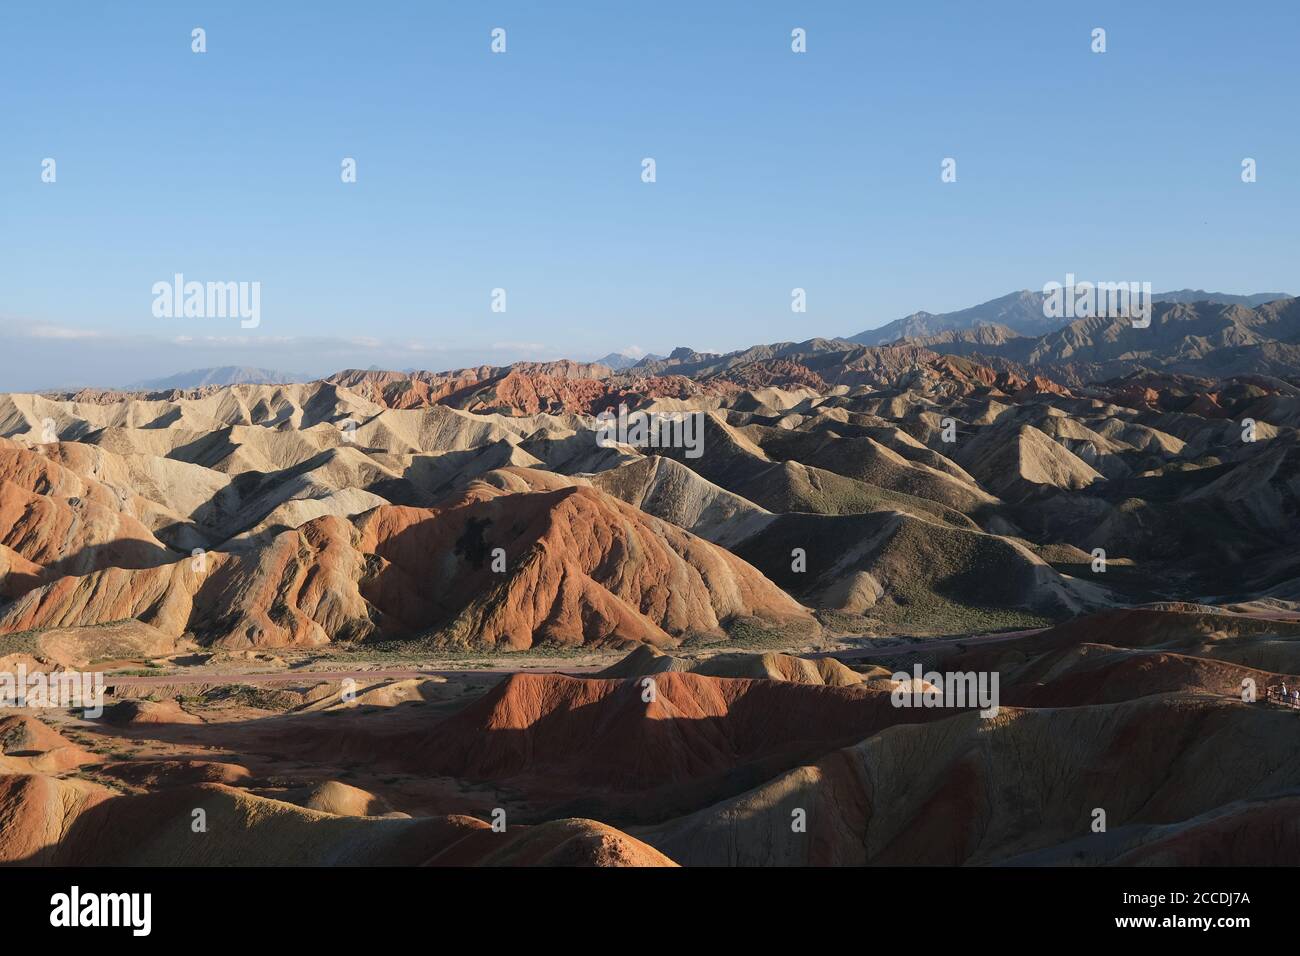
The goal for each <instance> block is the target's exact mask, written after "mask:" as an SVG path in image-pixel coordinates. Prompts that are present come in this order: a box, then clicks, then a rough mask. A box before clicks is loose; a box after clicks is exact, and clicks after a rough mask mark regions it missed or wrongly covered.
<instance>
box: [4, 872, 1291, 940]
mask: <svg viewBox="0 0 1300 956" xmlns="http://www.w3.org/2000/svg"><path fill="white" fill-rule="evenodd" d="M1294 876H1295V874H1294V873H1293V872H1292V871H1290V870H1288V869H1263V868H1260V869H1217V868H1204V869H1191V868H1178V869H1142V870H1121V869H1082V868H1079V869H1032V870H1031V869H957V868H952V869H948V868H890V869H883V868H881V869H860V870H850V869H834V870H832V869H824V870H795V869H726V870H724V869H692V870H613V869H610V870H594V869H593V870H576V869H575V870H548V871H545V872H543V871H539V870H535V869H533V870H528V869H493V870H490V869H480V870H444V869H396V868H385V869H362V868H348V867H339V868H329V869H326V868H313V869H305V868H304V869H298V868H277V869H241V868H227V869H166V870H163V869H138V868H122V869H116V868H114V869H42V868H3V869H0V892H2V893H3V898H4V900H5V904H6V905H5V912H6V914H7V915H8V916H9V918H10V921H11V926H12V928H13V929H15V930H17V932H18V933H19V934H20V936H21V937H22V938H29V937H38V936H40V937H44V936H46V935H47V934H49V935H50V936H52V937H53V938H54V939H57V938H58V937H60V936H68V935H69V934H73V933H75V934H77V935H78V937H79V939H80V940H81V941H83V942H84V941H88V940H90V939H91V938H92V937H97V938H101V939H103V940H105V941H109V940H111V941H113V942H114V944H115V945H121V944H126V945H128V946H130V945H132V944H135V943H144V944H148V943H152V942H156V941H161V942H168V943H170V942H179V941H186V942H190V943H193V942H196V941H199V940H209V939H211V940H216V939H221V938H228V939H233V937H232V936H231V934H233V933H238V934H240V936H242V937H243V938H244V940H245V941H247V940H248V939H256V940H257V941H258V942H259V943H260V942H263V941H266V942H276V941H281V940H283V941H285V942H292V943H299V944H301V943H310V942H315V941H318V942H322V943H330V944H334V945H345V946H346V945H350V944H356V945H361V944H362V943H363V941H364V940H365V939H367V938H371V939H373V937H374V934H375V933H376V932H380V933H382V934H385V935H388V934H396V935H395V936H392V939H393V941H394V942H396V941H397V940H398V939H401V938H403V937H405V936H407V935H410V934H417V933H418V934H419V938H422V939H430V938H431V937H430V935H429V934H431V933H432V934H435V936H436V935H441V934H444V933H450V932H465V931H471V932H472V931H474V930H475V929H477V930H478V931H481V932H486V933H489V934H491V937H492V942H493V943H498V942H499V941H500V936H501V934H503V933H504V934H506V935H507V936H513V935H515V934H518V937H519V938H520V939H527V940H529V941H530V942H533V941H541V940H542V939H544V937H545V936H546V935H549V934H551V933H554V932H557V931H563V932H565V933H566V934H567V933H572V932H574V931H576V930H578V929H581V931H583V932H584V933H586V932H595V931H604V930H608V931H614V932H620V931H621V932H628V931H635V930H637V929H638V928H640V929H645V928H647V926H648V924H660V923H662V922H663V921H664V920H668V921H671V922H681V921H684V922H683V925H682V928H683V929H685V928H686V926H687V924H689V925H691V926H694V927H697V929H693V930H692V932H697V931H698V932H703V933H707V934H709V935H712V933H713V932H715V931H716V932H718V933H722V934H724V935H725V938H727V939H728V940H729V941H738V940H741V939H746V938H749V936H750V934H753V938H754V939H755V941H756V942H768V943H770V942H771V936H772V934H773V933H779V932H780V930H781V927H782V926H783V925H789V926H791V927H792V928H793V926H794V925H797V924H791V923H789V922H788V921H789V920H790V919H791V918H793V919H794V920H796V921H800V922H802V921H807V920H818V921H822V920H827V919H830V920H832V921H836V920H843V921H844V923H843V924H842V925H843V927H844V928H845V929H848V928H850V927H854V926H857V927H859V928H861V927H863V926H864V925H866V926H871V927H874V928H875V930H877V931H881V932H886V933H888V932H891V931H895V930H896V931H898V932H903V933H906V934H909V935H911V934H915V935H912V936H911V938H912V939H913V940H914V941H916V942H919V941H920V940H922V939H925V938H928V937H931V936H939V937H941V936H942V935H943V934H945V933H948V932H963V933H966V932H970V931H971V930H973V929H978V928H980V927H983V928H985V929H987V930H988V931H989V932H990V933H997V934H1004V933H1011V934H1015V933H1017V932H1019V931H1024V932H1037V931H1050V932H1052V933H1054V934H1055V935H1054V936H1053V937H1051V938H1056V939H1069V940H1070V941H1071V942H1073V941H1074V940H1076V939H1081V938H1082V939H1092V938H1096V937H1099V936H1106V937H1115V938H1122V937H1124V936H1136V937H1139V938H1140V937H1146V938H1148V939H1150V938H1157V939H1159V938H1169V939H1179V940H1186V939H1187V938H1188V937H1189V936H1191V935H1192V934H1199V935H1201V936H1202V937H1205V938H1206V939H1208V940H1212V941H1213V942H1214V943H1215V944H1217V945H1232V943H1233V941H1235V940H1237V939H1242V938H1250V934H1254V933H1258V932H1260V931H1263V932H1264V934H1265V936H1266V937H1267V936H1273V935H1275V934H1278V933H1281V932H1282V931H1283V930H1284V929H1289V928H1290V927H1291V926H1292V925H1294V922H1295V919H1294V917H1295V906H1294V903H1293V899H1294V888H1293V886H1294ZM824 925H829V924H824ZM808 928H809V927H808V926H807V924H805V931H806V930H807V929H808ZM209 933H211V934H213V935H208V934H209ZM196 934H197V935H196ZM216 934H220V935H219V936H218V935H216ZM1242 934H1247V935H1246V936H1245V937H1243V936H1242ZM1004 938H1009V937H1004ZM1254 938H1256V939H1262V938H1264V937H1254Z"/></svg>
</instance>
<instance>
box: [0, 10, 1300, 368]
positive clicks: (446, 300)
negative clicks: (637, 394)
mask: <svg viewBox="0 0 1300 956" xmlns="http://www.w3.org/2000/svg"><path fill="white" fill-rule="evenodd" d="M196 26H200V27H203V28H204V29H205V30H206V31H207V44H208V52H206V53H204V54H201V55H200V54H195V53H192V52H191V49H190V43H191V40H190V32H191V30H192V29H193V28H194V27H196ZM494 27H503V28H505V30H506V31H507V53H505V54H504V55H494V54H492V53H491V51H490V48H489V44H490V31H491V30H492V29H493V28H494ZM794 27H803V28H805V29H806V30H807V36H808V52H807V53H806V54H802V55H798V54H794V53H792V52H791V50H790V31H791V29H792V28H794ZM1094 27H1103V28H1105V29H1106V31H1107V52H1106V53H1104V54H1094V53H1092V52H1091V50H1090V33H1091V31H1092V29H1093V28H1094ZM1297 27H1300V13H1297V7H1296V5H1295V4H1294V3H1290V2H1273V3H1268V2H1266V3H1256V4H1251V5H1250V6H1249V7H1232V6H1229V5H1225V4H1222V3H1218V4H1212V3H1198V2H1191V3H1173V2H1169V3H1132V2H1129V3H1043V2H1025V3H990V4H974V3H969V2H965V3H963V2H953V3H942V2H939V3H925V4H883V3H867V2H861V0H859V2H844V3H838V2H818V3H795V2H786V3H777V2H753V0H749V2H739V0H737V2H709V3H698V2H696V3H685V2H662V0H660V2H655V3H648V4H632V3H618V4H614V3H605V2H596V0H591V2H554V3H539V2H529V3H491V2H473V3H468V2H466V3H442V2H436V3H435V2H423V3H416V2H412V3H384V2H375V3H367V4H359V3H331V2H323V3H314V4H311V5H310V6H308V5H306V4H297V5H290V4H266V3H254V2H223V3H185V2H175V0H172V2H156V3H154V2H132V3H125V2H118V3H103V2H86V3H62V2H48V3H21V4H20V3H9V4H5V5H4V6H3V7H0V390H16V389H24V388H43V387H57V386H63V385H72V384H83V383H86V384H92V383H93V384H104V385H112V384H125V383H127V382H130V381H134V380H138V379H141V378H146V377H153V376H162V375H167V374H171V373H173V372H177V371H181V370H183V369H186V368H192V367H200V366H207V365H218V364H241V365H258V366H266V367H271V368H277V369H287V370H290V371H298V372H308V373H312V374H321V373H325V372H328V371H330V370H332V369H336V368H342V367H348V366H360V367H366V366H369V365H372V364H378V365H381V366H385V367H409V366H417V367H426V368H446V367H453V366H458V365H464V364H471V363H478V362H501V361H509V360H512V359H519V358H552V357H557V356H561V355H565V356H571V357H576V358H590V357H595V356H598V355H602V354H604V353H606V352H609V351H614V350H619V349H623V348H626V347H629V346H639V347H640V348H643V349H646V350H650V351H658V352H664V351H667V350H669V349H671V348H672V347H674V346H676V345H691V346H693V347H696V348H700V349H715V350H725V349H732V348H738V347H743V346H745V345H749V344H753V343H755V342H763V341H784V340H798V339H804V338H808V337H811V336H814V335H827V336H829V335H849V334H852V333H855V332H858V331H861V330H862V329H864V328H868V327H873V326H876V325H880V324H883V323H884V322H887V321H890V320H892V319H895V318H898V317H900V316H902V315H904V314H907V313H909V312H912V311H914V310H917V309H926V310H929V311H933V312H939V311H946V310H951V309H956V308H962V307H965V306H969V305H972V304H975V303H977V302H981V301H984V300H986V299H990V298H993V297H995V296H998V295H1001V294H1004V293H1006V292H1009V291H1011V290H1013V289H1018V288H1041V286H1042V284H1043V283H1044V282H1047V281H1049V280H1053V279H1055V280H1057V281H1063V280H1064V277H1065V274H1066V273H1067V272H1072V273H1075V274H1076V275H1078V276H1079V277H1080V278H1090V279H1098V280H1108V281H1119V280H1137V281H1150V282H1151V283H1152V285H1153V286H1154V287H1155V288H1156V289H1157V290H1158V291H1159V290H1163V289H1169V288H1181V287H1186V286H1191V287H1200V288H1207V289H1213V290H1216V291H1224V292H1253V291H1292V292H1294V291H1296V290H1297V289H1300V281H1297V276H1296V270H1297V262H1300V257H1298V256H1297V251H1298V250H1297V241H1296V211H1297V209H1298V208H1300V204H1298V200H1300V149H1298V148H1297V147H1298V146H1300V143H1298V142H1297V140H1300V127H1298V126H1297V124H1296V122H1295V109H1296V103H1297V100H1298V98H1300V97H1298V94H1300V67H1298V66H1297V58H1296V56H1295V51H1294V42H1295V37H1296V35H1297ZM1247 156H1249V157H1253V158H1255V159H1256V160H1257V163H1258V182H1256V183H1253V184H1249V185H1247V184H1243V183H1242V182H1241V180H1240V164H1241V160H1242V158H1243V157H1247ZM46 157H52V158H54V159H55V160H56V162H57V176H58V178H57V182H56V183H54V184H48V183H42V182H41V161H42V160H43V159H44V158H46ZM344 157H355V159H356V160H357V164H358V182H356V183H355V184H344V183H342V182H340V176H339V173H340V163H341V161H342V159H343V158H344ZM643 157H653V158H654V159H655V161H656V164H657V182H655V183H653V184H647V183H643V182H642V181H641V160H642V158H643ZM945 157H953V158H955V159H956V160H957V182H955V183H950V184H945V183H942V182H941V181H940V175H939V174H940V163H941V161H942V160H943V159H944V158H945ZM176 272H181V273H184V275H185V276H186V278H187V279H193V280H200V281H207V280H214V281H258V282H260V283H261V287H262V309H261V312H262V315H261V324H260V326H259V327H258V328H257V329H256V330H242V329H240V328H239V325H238V322H237V320H230V319H217V318H206V319H196V318H190V319H183V318H173V319H159V318H155V317H154V316H153V314H152V312H151V305H152V301H153V299H152V294H151V287H152V285H153V283H155V282H158V281H160V280H170V278H171V276H172V275H173V274H174V273H176ZM796 286H798V287H803V288H805V289H806V290H807V296H808V311H807V312H806V313H803V314H795V313H792V312H791V311H790V290H791V289H792V288H793V287H796ZM496 287H502V288H505V289H506V290H507V295H508V308H507V311H506V312H505V313H494V312H492V311H491V310H490V308H489V305H490V294H491V290H492V289H493V288H496Z"/></svg>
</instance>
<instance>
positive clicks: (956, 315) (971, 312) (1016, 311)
mask: <svg viewBox="0 0 1300 956" xmlns="http://www.w3.org/2000/svg"><path fill="white" fill-rule="evenodd" d="M1289 297H1290V295H1289V293H1286V292H1256V293H1253V294H1251V295H1232V294H1229V293H1224V292H1205V291H1204V290H1202V289H1178V290H1176V291H1174V292H1157V293H1155V294H1154V295H1153V296H1152V300H1153V301H1155V302H1180V303H1191V302H1209V303H1212V304H1214V305H1245V306H1250V307H1252V308H1253V307H1255V306H1257V305H1263V304H1265V303H1267V302H1273V301H1275V300H1277V299H1286V298H1289ZM1044 298H1045V297H1044V295H1043V293H1041V292H1031V291H1030V290H1028V289H1023V290H1021V291H1019V292H1012V293H1009V294H1008V295H1004V296H1001V297H999V298H997V299H990V300H989V301H988V302H983V303H981V304H980V305H975V306H971V307H970V308H968V309H961V310H959V311H957V312H944V313H940V314H938V315H936V314H934V313H932V312H913V313H912V314H911V315H905V316H903V318H901V319H895V320H894V321H893V322H890V323H888V324H887V325H882V326H881V327H880V328H878V329H867V330H866V331H864V332H859V333H858V334H857V335H852V336H849V341H850V342H856V343H857V344H859V345H887V344H889V343H890V342H897V341H898V340H899V339H928V338H932V337H934V336H937V335H940V334H941V333H944V332H951V331H958V332H960V331H963V330H969V329H977V328H981V327H984V326H1003V327H1004V328H1006V329H1009V330H1011V331H1012V332H1015V333H1017V334H1018V335H1029V336H1037V335H1044V334H1046V333H1048V332H1054V331H1056V330H1057V329H1060V328H1063V327H1065V326H1066V325H1068V324H1069V323H1070V321H1071V320H1070V319H1069V318H1052V317H1049V316H1047V315H1045V314H1044V309H1043V300H1044Z"/></svg>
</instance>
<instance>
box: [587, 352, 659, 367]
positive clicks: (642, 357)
mask: <svg viewBox="0 0 1300 956" xmlns="http://www.w3.org/2000/svg"><path fill="white" fill-rule="evenodd" d="M662 359H663V356H662V355H654V354H653V353H646V354H641V353H640V352H639V350H638V351H637V352H635V353H633V354H628V353H627V352H610V353H609V354H608V355H606V356H605V357H604V358H598V359H596V362H595V364H597V365H608V366H609V367H610V368H612V369H613V370H614V371H615V372H621V371H623V369H625V368H631V367H632V366H633V365H639V364H641V363H643V362H658V361H661V360H662Z"/></svg>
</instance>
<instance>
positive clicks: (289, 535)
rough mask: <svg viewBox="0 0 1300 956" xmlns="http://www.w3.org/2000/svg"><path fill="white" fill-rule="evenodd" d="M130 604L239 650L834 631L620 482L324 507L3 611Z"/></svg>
mask: <svg viewBox="0 0 1300 956" xmlns="http://www.w3.org/2000/svg"><path fill="white" fill-rule="evenodd" d="M498 548H500V549H502V551H503V552H504V554H503V556H502V557H501V558H500V559H499V561H503V562H504V563H503V564H499V563H498V558H497V554H496V549H498ZM24 567H25V566H24ZM497 567H500V570H497ZM15 570H17V571H18V572H19V573H20V574H21V573H25V574H28V575H30V574H31V573H33V572H32V571H31V569H30V568H27V569H26V570H25V571H24V570H22V568H15ZM126 618H136V619H138V620H141V621H144V622H145V623H148V624H151V625H153V626H154V627H156V628H158V629H159V630H160V631H161V632H163V633H164V634H166V635H170V636H180V635H181V634H182V633H184V632H185V631H187V630H188V631H193V632H194V633H195V634H197V635H198V636H199V637H200V639H202V640H205V641H207V642H210V643H214V644H216V645H218V646H223V647H277V646H284V645H294V644H306V645H312V644H322V643H325V642H327V641H329V640H332V639H338V638H348V637H353V638H365V637H371V636H374V637H384V638H388V639H409V638H413V637H425V638H427V639H429V640H433V641H436V642H437V643H441V644H456V645H462V646H479V647H481V646H488V647H494V646H506V647H515V648H526V647H530V646H532V645H533V644H535V643H538V642H549V643H557V644H607V643H612V644H615V645H622V644H630V643H638V642H644V643H650V644H655V645H661V646H672V645H675V644H676V643H678V642H679V641H680V640H681V639H683V638H685V637H687V636H690V635H712V636H716V637H721V636H723V635H724V633H725V629H726V627H727V626H729V625H730V624H731V623H732V622H733V621H737V620H752V621H754V622H756V623H758V624H760V625H761V626H764V627H768V628H772V629H778V630H782V629H794V630H795V631H797V632H798V633H801V634H805V635H806V634H809V633H812V632H815V631H816V629H817V625H816V622H815V621H814V620H813V618H812V616H811V615H810V614H809V613H808V611H807V610H805V609H804V608H803V607H801V606H800V605H799V604H798V603H797V602H795V601H794V600H793V599H792V598H790V597H789V596H788V595H786V594H785V593H784V592H783V591H781V590H780V589H779V588H778V587H776V586H775V585H774V584H772V583H771V582H770V581H768V580H767V579H766V578H764V577H763V576H762V574H760V573H759V572H758V571H757V570H755V569H754V568H753V567H751V566H750V565H748V564H746V563H745V562H743V561H741V560H740V559H739V558H736V557H735V556H733V555H732V554H730V553H729V552H728V551H726V550H725V549H723V548H720V547H718V546H717V545H714V544H711V543H709V542H707V541H705V540H703V539H702V538H697V537H695V536H694V535H692V534H690V533H689V532H686V531H683V530H681V529H679V528H677V527H675V526H673V525H670V524H668V523H667V522H664V521H661V520H660V519H658V518H654V517H651V516H650V515H647V514H645V513H644V512H642V511H640V510H638V509H636V508H634V507H632V506H630V505H627V504H625V503H623V502H622V501H619V500H618V499H616V498H613V497H612V496H610V495H607V494H605V493H603V492H600V491H597V490H596V489H594V488H590V487H586V486H573V487H563V488H561V489H559V490H555V491H543V492H529V493H520V494H509V493H506V492H504V491H502V490H501V489H500V488H496V487H494V486H491V485H488V484H486V483H477V484H475V485H473V486H472V487H471V489H470V490H469V491H468V492H466V493H465V494H464V495H462V496H461V497H459V498H457V499H455V500H453V501H451V502H449V503H447V504H445V505H444V506H442V507H440V508H436V509H425V508H408V507H400V506H395V505H384V506H382V507H379V508H376V509H374V510H372V511H370V512H368V513H367V514H365V515H363V516H361V517H360V518H359V519H358V520H357V523H356V525H355V526H354V525H353V524H350V523H349V522H347V521H345V520H343V519H341V518H338V517H334V516H328V517H322V518H317V519H314V520H312V521H309V522H307V523H306V524H304V525H302V526H301V527H299V528H297V529H296V530H293V531H286V532H283V533H282V534H280V535H277V536H275V537H274V538H273V539H271V540H270V541H269V542H268V543H267V544H265V545H262V546H259V547H256V548H253V549H251V550H247V551H243V552H235V553H212V554H209V555H206V556H205V557H204V559H203V561H202V562H199V563H196V562H195V561H193V560H191V559H189V558H186V559H184V560H181V561H174V562H173V563H170V564H166V565H161V566H156V567H148V568H143V569H131V568H128V567H109V568H104V569H103V570H97V571H93V572H90V573H87V574H82V575H79V576H71V575H69V576H65V577H61V578H59V579H57V580H54V581H52V582H51V583H49V584H47V585H44V586H42V587H39V588H35V589H33V590H30V591H28V592H26V593H25V594H23V595H22V596H21V597H20V598H19V599H18V600H16V601H14V602H13V603H12V604H10V605H9V606H8V607H5V608H4V609H3V610H0V633H4V632H12V631H22V630H31V629H39V628H48V627H73V626H86V625H95V624H107V623H110V622H113V621H119V620H123V619H126Z"/></svg>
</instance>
